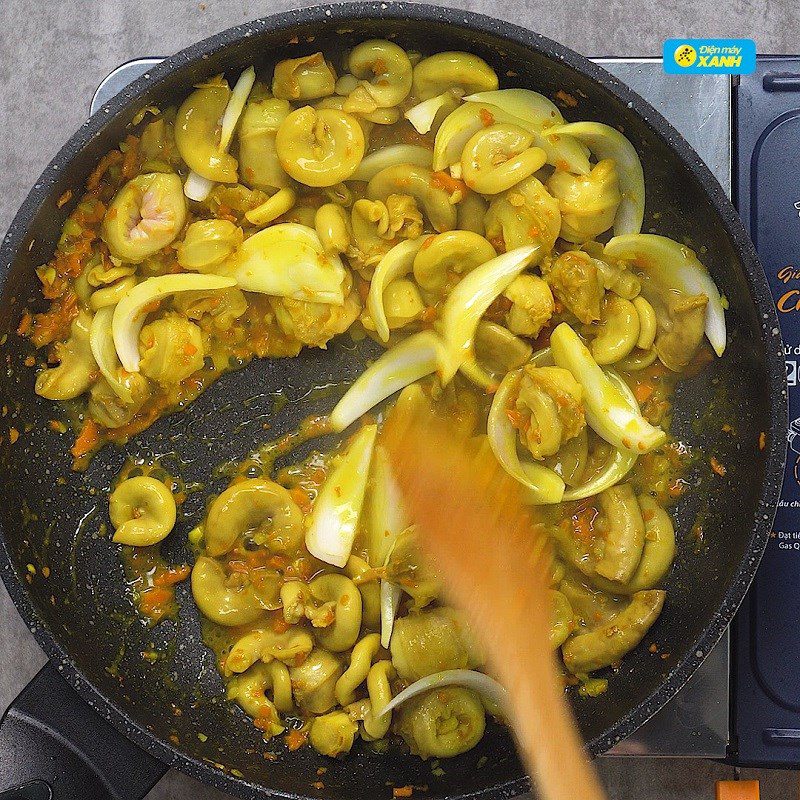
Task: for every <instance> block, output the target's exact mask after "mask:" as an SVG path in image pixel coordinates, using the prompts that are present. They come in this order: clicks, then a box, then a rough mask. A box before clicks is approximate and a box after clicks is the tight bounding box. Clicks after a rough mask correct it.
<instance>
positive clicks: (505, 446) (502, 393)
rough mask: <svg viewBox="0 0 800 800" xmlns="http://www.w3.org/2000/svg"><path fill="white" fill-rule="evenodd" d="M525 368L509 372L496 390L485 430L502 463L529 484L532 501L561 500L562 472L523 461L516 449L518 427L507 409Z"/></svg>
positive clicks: (530, 501)
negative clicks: (560, 473) (513, 422)
mask: <svg viewBox="0 0 800 800" xmlns="http://www.w3.org/2000/svg"><path fill="white" fill-rule="evenodd" d="M521 377H522V370H521V369H516V370H513V371H512V372H509V373H508V374H507V375H506V376H505V378H503V380H502V381H500V386H499V387H498V389H497V392H495V395H494V398H493V399H492V406H491V408H490V409H489V420H488V422H487V425H486V432H487V434H488V437H489V445H490V446H491V448H492V452H493V453H494V455H495V458H496V459H497V460H498V461H499V462H500V466H502V467H503V469H504V470H505V471H506V472H507V473H508V474H509V475H511V477H512V478H514V479H515V480H517V481H519V482H520V483H521V484H522V485H523V486H524V487H525V488H526V490H527V491H526V495H527V496H526V500H527V501H528V502H529V503H531V504H532V505H549V504H551V503H560V502H561V500H562V498H563V496H564V488H565V484H564V481H563V479H562V478H561V476H560V475H559V474H558V473H557V472H555V471H554V470H552V469H550V468H549V467H546V466H544V464H539V463H537V462H535V461H530V460H526V461H522V460H521V459H520V457H519V452H518V451H517V431H516V429H515V428H514V426H513V425H512V424H511V420H510V419H509V418H508V414H507V413H506V412H507V410H508V401H509V397H510V396H511V394H512V393H513V392H514V391H515V390H516V388H517V386H518V385H519V381H520V378H521Z"/></svg>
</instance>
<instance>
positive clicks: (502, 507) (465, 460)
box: [384, 404, 605, 800]
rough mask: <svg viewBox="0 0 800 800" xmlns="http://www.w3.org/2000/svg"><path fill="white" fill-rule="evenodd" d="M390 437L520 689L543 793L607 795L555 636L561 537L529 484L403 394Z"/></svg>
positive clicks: (516, 718)
mask: <svg viewBox="0 0 800 800" xmlns="http://www.w3.org/2000/svg"><path fill="white" fill-rule="evenodd" d="M401 406H402V407H401ZM384 444H385V446H386V448H387V450H388V452H389V455H390V458H391V461H392V467H393V471H394V474H395V477H396V480H397V482H398V485H399V487H400V490H401V492H402V494H403V499H404V502H405V504H406V506H407V510H408V512H409V514H410V516H411V518H412V519H414V520H415V522H416V523H417V526H418V529H419V531H420V536H419V537H418V540H419V546H420V548H421V550H422V552H423V553H424V555H425V556H426V557H427V558H428V559H430V560H431V563H432V565H433V566H435V568H436V569H437V570H438V571H439V573H440V574H441V575H442V578H443V581H444V585H445V590H446V592H447V593H448V594H449V596H450V597H451V598H452V600H453V602H454V603H456V604H457V605H458V606H460V607H461V608H463V609H464V611H465V612H467V614H468V615H469V617H470V620H471V622H472V624H473V627H474V630H475V633H476V636H477V637H478V638H479V640H480V643H481V644H482V645H483V646H484V648H485V652H486V654H487V658H488V664H489V667H490V669H491V671H492V672H493V674H494V675H496V676H497V678H498V679H499V680H500V682H501V683H502V684H503V685H504V686H505V688H506V689H507V691H508V693H509V700H510V709H509V712H510V715H511V720H510V721H511V723H512V725H513V727H514V730H515V733H516V737H517V743H518V747H519V749H520V752H521V754H522V757H523V759H524V762H525V764H526V766H527V769H528V771H529V773H530V775H531V776H532V778H533V779H534V781H535V783H536V785H537V787H538V790H539V792H540V794H541V797H542V798H544V800H603V798H605V793H604V791H603V789H602V787H601V785H600V782H599V780H598V777H597V774H596V773H595V770H594V768H593V766H592V765H591V763H590V761H589V759H588V757H587V756H586V753H585V751H584V749H583V746H582V742H581V738H580V735H579V733H578V729H577V725H576V723H575V720H574V718H573V716H572V712H571V710H570V708H569V705H568V704H567V702H566V699H565V697H564V689H563V682H562V679H561V676H560V675H559V672H558V669H557V666H556V661H555V657H554V655H553V652H552V650H551V647H550V642H549V628H550V617H551V605H550V600H549V597H550V595H549V592H548V589H549V585H550V569H551V555H550V544H549V539H548V537H547V534H546V532H545V531H544V529H543V527H542V525H541V524H537V522H536V521H535V519H533V518H532V516H531V511H530V509H529V508H526V507H525V505H524V504H523V502H522V490H521V487H520V485H519V483H518V482H517V481H515V480H513V479H512V478H511V477H510V476H509V475H507V474H506V473H505V471H504V470H503V469H502V468H501V467H500V465H499V464H498V463H497V461H496V459H495V458H494V455H493V454H492V452H491V450H490V449H489V447H488V444H487V443H486V442H484V443H483V444H481V445H475V444H474V442H468V441H467V440H465V438H464V437H463V436H459V435H458V433H457V432H456V431H455V430H453V429H452V428H451V427H450V426H448V425H446V423H445V422H444V421H442V420H440V419H438V418H436V417H434V416H433V414H432V413H431V412H430V411H429V410H427V409H424V408H423V407H422V406H421V405H419V404H418V405H417V406H412V407H408V406H407V405H402V404H398V406H397V407H396V408H395V410H394V412H393V413H392V414H391V415H390V418H389V421H388V423H387V425H386V428H385V436H384Z"/></svg>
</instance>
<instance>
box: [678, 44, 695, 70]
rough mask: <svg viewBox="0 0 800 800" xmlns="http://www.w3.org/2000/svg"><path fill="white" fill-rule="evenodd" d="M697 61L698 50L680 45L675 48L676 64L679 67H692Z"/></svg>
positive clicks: (688, 45) (686, 45) (687, 45)
mask: <svg viewBox="0 0 800 800" xmlns="http://www.w3.org/2000/svg"><path fill="white" fill-rule="evenodd" d="M695 61H697V50H695V49H694V47H692V46H691V45H690V44H679V45H678V46H677V47H676V48H675V63H676V64H677V65H678V66H679V67H691V66H692V64H694V62H695Z"/></svg>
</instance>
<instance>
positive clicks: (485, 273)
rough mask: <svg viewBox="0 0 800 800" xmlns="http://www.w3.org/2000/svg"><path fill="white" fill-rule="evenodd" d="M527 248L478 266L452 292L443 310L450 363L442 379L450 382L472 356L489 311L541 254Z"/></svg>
mask: <svg viewBox="0 0 800 800" xmlns="http://www.w3.org/2000/svg"><path fill="white" fill-rule="evenodd" d="M540 250H541V247H540V246H539V245H538V244H536V245H527V246H525V247H518V248H516V249H515V250H510V251H509V252H508V253H503V254H502V255H499V256H497V257H496V258H492V259H490V260H489V261H486V262H484V263H483V264H481V265H480V266H478V267H475V269H473V270H472V271H471V272H469V273H468V274H467V275H466V276H465V277H464V278H462V279H461V280H460V281H459V282H458V284H456V287H455V289H453V291H452V292H451V293H450V295H449V296H448V298H447V300H446V301H445V303H444V308H443V309H442V336H443V338H444V343H445V347H446V348H447V353H448V359H449V361H448V364H447V369H446V370H445V372H444V374H443V376H442V378H443V380H444V381H445V382H448V381H450V380H451V379H452V377H453V376H454V375H455V374H456V372H457V371H458V368H459V367H460V366H461V364H463V363H464V361H466V360H467V359H469V358H470V357H471V355H472V339H473V337H474V336H475V330H476V329H477V327H478V323H479V322H480V321H481V317H482V316H483V315H484V314H485V313H486V309H488V308H489V306H490V305H491V304H492V303H493V302H494V300H495V299H496V298H497V297H498V296H499V295H501V294H502V293H503V292H504V291H505V290H506V289H507V288H508V286H509V284H510V283H511V281H513V280H514V278H516V277H517V275H519V274H520V273H521V272H522V270H524V269H525V267H527V266H528V265H529V264H530V263H531V262H532V261H533V259H534V257H535V256H536V255H537V254H538V253H539V252H540Z"/></svg>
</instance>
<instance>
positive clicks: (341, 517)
mask: <svg viewBox="0 0 800 800" xmlns="http://www.w3.org/2000/svg"><path fill="white" fill-rule="evenodd" d="M377 433H378V426H377V425H365V426H364V427H363V428H362V429H361V430H360V431H359V432H358V433H357V434H356V436H355V437H354V439H353V441H352V442H351V443H350V446H349V447H348V448H347V450H346V451H345V453H344V455H342V457H341V459H340V461H339V462H338V463H337V464H336V465H335V466H334V468H333V470H332V471H331V472H330V473H329V474H328V477H327V478H326V479H325V483H323V484H322V488H321V489H320V492H319V495H318V496H317V499H316V501H315V503H314V509H313V510H312V512H311V521H310V525H309V528H308V530H307V531H306V549H307V550H308V552H309V553H311V555H312V556H314V557H315V558H318V559H319V560H320V561H324V562H325V563H326V564H333V565H334V566H335V567H344V565H345V564H346V563H347V559H348V558H350V551H351V550H352V549H353V542H354V541H355V538H356V529H357V527H358V520H359V517H360V516H361V509H362V507H363V505H364V494H365V492H366V490H367V477H368V475H369V465H370V461H371V460H372V452H373V449H374V447H375V436H376V435H377Z"/></svg>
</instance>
